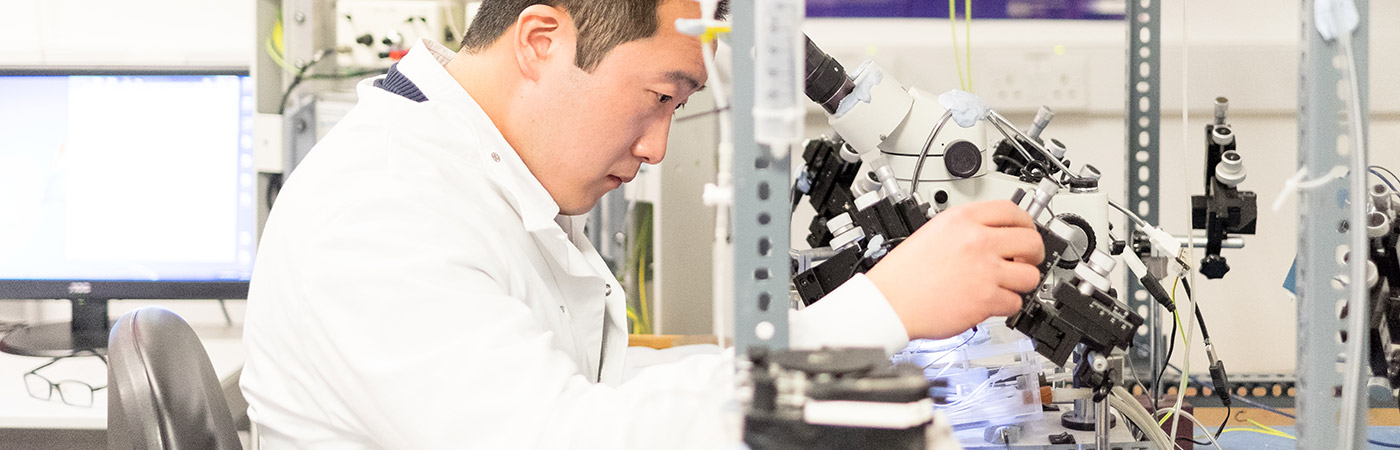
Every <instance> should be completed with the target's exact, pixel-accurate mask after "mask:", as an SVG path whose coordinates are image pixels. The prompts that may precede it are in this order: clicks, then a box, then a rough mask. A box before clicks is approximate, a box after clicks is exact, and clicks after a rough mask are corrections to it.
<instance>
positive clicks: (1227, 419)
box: [1215, 405, 1230, 440]
mask: <svg viewBox="0 0 1400 450" xmlns="http://www.w3.org/2000/svg"><path fill="white" fill-rule="evenodd" d="M1227 423H1230V405H1225V418H1223V419H1220V428H1216V429H1215V438H1216V439H1217V440H1218V439H1220V433H1224V432H1225V424H1227Z"/></svg>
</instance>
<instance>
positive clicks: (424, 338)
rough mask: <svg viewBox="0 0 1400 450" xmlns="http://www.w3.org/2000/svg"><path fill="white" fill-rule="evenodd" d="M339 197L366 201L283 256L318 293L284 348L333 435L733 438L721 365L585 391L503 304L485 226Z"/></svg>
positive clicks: (701, 444)
mask: <svg viewBox="0 0 1400 450" xmlns="http://www.w3.org/2000/svg"><path fill="white" fill-rule="evenodd" d="M346 195H363V196H366V197H369V198H367V199H365V200H364V201H363V204H362V205H361V206H358V207H354V208H351V209H349V210H347V211H345V212H343V213H340V214H338V215H336V216H335V219H334V221H339V222H342V223H343V224H347V225H345V226H334V227H331V226H327V227H324V230H325V231H323V232H308V233H298V236H301V237H304V238H305V239H304V240H303V241H301V242H299V243H298V244H296V245H294V246H292V248H295V249H297V250H295V251H293V252H292V253H294V254H295V255H293V258H292V259H291V260H292V261H300V262H301V264H295V265H288V266H287V267H285V270H288V271H289V272H290V273H291V275H289V277H295V278H297V279H299V280H301V281H299V283H304V284H302V285H301V286H302V287H303V288H305V289H309V290H314V291H315V292H317V294H316V295H311V296H307V297H308V298H310V299H311V300H308V303H309V304H308V308H309V309H308V310H306V311H294V313H302V314H305V316H304V317H299V318H297V320H299V321H300V322H299V324H298V326H300V327H304V328H305V329H306V330H307V332H306V333H304V334H303V335H302V336H299V337H298V338H299V339H300V340H301V341H302V342H299V343H297V345H295V346H293V347H296V348H301V349H309V350H306V351H305V352H304V353H303V354H301V355H300V356H299V357H301V358H307V359H308V362H309V363H299V365H307V366H312V367H315V368H316V372H315V373H316V377H318V378H317V379H318V381H317V383H324V384H325V385H327V386H330V387H331V388H333V391H334V392H336V395H334V396H332V398H323V399H317V400H316V401H318V402H319V403H321V404H329V405H335V407H328V408H327V410H334V411H335V413H333V414H330V416H331V417H328V418H326V420H327V421H329V422H331V423H334V424H339V425H338V426H342V427H343V428H342V429H343V430H344V432H346V433H363V436H362V438H363V439H364V440H366V441H372V442H374V443H375V444H376V445H377V446H379V447H381V448H384V449H404V450H409V449H413V450H422V449H446V448H453V449H459V448H480V449H504V448H541V449H572V448H585V449H660V448H666V449H680V448H708V449H712V448H723V445H724V443H726V442H733V439H734V438H735V436H736V435H737V434H736V432H735V430H734V429H733V427H730V428H728V429H726V428H725V426H724V423H723V421H724V420H723V417H724V415H723V414H722V412H721V410H722V409H723V408H724V407H725V405H726V404H728V402H729V397H730V395H731V392H732V390H733V389H732V379H733V375H732V373H731V372H732V370H731V369H728V368H727V365H726V364H725V363H724V362H725V359H724V358H723V357H721V356H720V355H710V356H696V357H691V358H687V359H685V360H684V361H681V362H678V363H675V364H668V365H666V366H665V367H656V368H653V369H652V370H648V371H645V373H641V374H639V375H638V376H636V377H635V378H634V379H632V380H630V381H629V382H627V383H623V384H622V385H621V386H617V387H614V386H608V385H604V384H599V383H593V382H591V381H589V380H588V379H587V378H585V377H584V376H583V375H581V374H580V369H579V368H578V367H577V366H576V364H574V362H573V360H572V359H570V358H569V357H568V356H567V355H566V354H565V353H563V352H562V351H561V350H559V349H557V348H555V347H554V344H553V339H552V334H551V332H550V331H547V330H546V329H544V327H542V326H541V325H540V324H539V323H538V322H537V320H538V319H537V318H536V316H535V312H534V311H532V310H531V309H530V308H529V307H527V306H526V305H525V304H524V303H523V302H522V301H521V300H519V299H516V298H513V297H512V296H511V295H508V293H507V289H506V288H505V287H504V286H505V285H506V284H505V281H504V280H506V279H507V278H508V272H507V269H508V267H507V266H506V264H509V263H508V262H505V261H504V259H503V257H502V256H501V255H507V254H508V253H506V252H510V251H517V252H518V251H520V250H519V249H518V248H517V249H510V248H506V246H505V244H501V243H500V242H499V241H501V240H500V239H497V238H495V237H493V234H492V232H491V231H490V230H488V229H475V228H472V227H473V226H474V224H481V223H484V222H487V221H483V220H456V219H454V217H452V214H453V213H451V212H450V211H451V209H452V208H451V207H450V206H449V205H443V204H441V202H435V201H434V200H433V199H434V198H435V197H439V195H438V194H437V193H433V192H410V193H399V194H397V195H385V194H382V193H379V192H373V191H366V192H348V193H346ZM404 199H412V200H409V201H405V200H404ZM445 211H447V212H445ZM474 213H476V214H479V213H480V212H479V211H477V212H474ZM503 213H504V214H510V213H509V212H503ZM437 219H441V220H437ZM425 236H431V237H432V238H425ZM310 255H314V257H313V256H310ZM364 255H374V256H375V258H373V260H369V261H367V258H365V256H364ZM509 268H512V269H515V270H520V267H514V266H512V267H509ZM303 337H304V339H303ZM298 382H300V381H298ZM731 409H732V408H731ZM270 431H273V432H276V430H270Z"/></svg>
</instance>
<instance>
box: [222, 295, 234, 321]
mask: <svg viewBox="0 0 1400 450" xmlns="http://www.w3.org/2000/svg"><path fill="white" fill-rule="evenodd" d="M219 310H220V311H223V312H224V323H225V324H227V325H228V326H230V327H231V326H233V316H230V315H229V314H228V305H226V304H224V299H222V298H221V299H219Z"/></svg>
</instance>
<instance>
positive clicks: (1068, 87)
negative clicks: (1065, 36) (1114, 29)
mask: <svg viewBox="0 0 1400 450" xmlns="http://www.w3.org/2000/svg"><path fill="white" fill-rule="evenodd" d="M983 61H985V65H983V66H982V67H979V68H978V71H979V72H981V73H980V74H979V78H981V79H982V80H984V81H982V82H981V83H980V86H978V89H977V94H979V95H981V96H983V98H985V99H987V102H988V103H990V104H993V105H997V108H1000V109H1003V110H1027V111H1034V110H1036V109H1037V108H1039V107H1040V106H1041V105H1050V106H1051V107H1053V108H1055V110H1056V111H1064V112H1070V111H1085V110H1088V108H1089V85H1088V81H1087V80H1086V77H1085V74H1086V73H1087V72H1088V69H1089V61H1088V59H1086V57H1085V56H1084V55H1079V54H1056V53H1055V52H1053V51H1040V52H1033V51H1021V52H1017V51H999V52H988V53H987V55H986V56H985V58H984V59H983Z"/></svg>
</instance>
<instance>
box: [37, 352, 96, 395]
mask: <svg viewBox="0 0 1400 450" xmlns="http://www.w3.org/2000/svg"><path fill="white" fill-rule="evenodd" d="M93 356H96V357H97V359H101V360H102V364H107V358H103V357H102V355H99V354H97V353H93ZM63 358H65V357H58V358H54V359H53V360H52V361H49V362H48V363H45V364H44V365H42V366H39V367H36V368H34V370H31V371H29V373H26V374H24V387H25V389H26V390H28V391H29V396H30V397H34V398H37V399H39V400H52V399H53V392H54V391H55V390H57V391H58V398H59V399H60V400H62V401H63V403H64V404H67V405H71V406H78V407H83V408H91V407H92V398H93V394H94V393H96V392H97V391H100V390H103V389H106V388H107V386H105V385H104V386H98V387H92V385H91V384H87V383H84V382H81V381H78V380H59V381H58V382H57V383H55V382H53V381H50V380H49V379H48V378H46V377H44V376H43V375H39V373H38V372H39V371H40V370H43V369H44V368H45V367H48V366H52V365H53V364H54V363H56V362H58V361H59V360H61V359H63Z"/></svg>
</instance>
